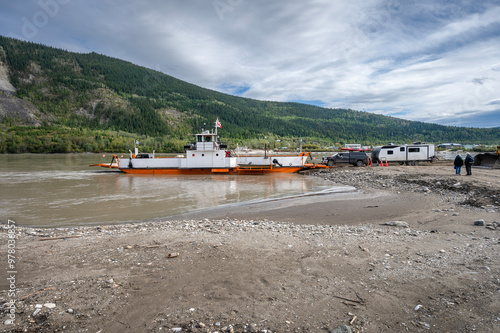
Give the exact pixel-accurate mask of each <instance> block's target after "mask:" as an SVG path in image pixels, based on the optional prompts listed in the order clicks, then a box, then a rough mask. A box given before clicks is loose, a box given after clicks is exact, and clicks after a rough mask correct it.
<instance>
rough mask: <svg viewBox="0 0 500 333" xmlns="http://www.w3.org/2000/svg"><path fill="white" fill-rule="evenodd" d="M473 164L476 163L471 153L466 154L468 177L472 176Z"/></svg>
mask: <svg viewBox="0 0 500 333" xmlns="http://www.w3.org/2000/svg"><path fill="white" fill-rule="evenodd" d="M472 163H474V159H473V158H472V156H471V155H470V154H469V153H465V170H466V171H467V176H471V175H472Z"/></svg>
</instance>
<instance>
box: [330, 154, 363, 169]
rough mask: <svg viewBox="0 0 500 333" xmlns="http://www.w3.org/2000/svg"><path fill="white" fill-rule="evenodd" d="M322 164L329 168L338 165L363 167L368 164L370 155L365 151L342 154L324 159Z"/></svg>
mask: <svg viewBox="0 0 500 333" xmlns="http://www.w3.org/2000/svg"><path fill="white" fill-rule="evenodd" d="M322 163H323V164H326V165H328V166H334V165H335V164H337V163H339V164H340V163H342V164H352V165H355V166H363V165H365V164H368V155H366V153H365V152H363V151H351V152H341V153H336V154H334V155H332V156H325V157H323V160H322Z"/></svg>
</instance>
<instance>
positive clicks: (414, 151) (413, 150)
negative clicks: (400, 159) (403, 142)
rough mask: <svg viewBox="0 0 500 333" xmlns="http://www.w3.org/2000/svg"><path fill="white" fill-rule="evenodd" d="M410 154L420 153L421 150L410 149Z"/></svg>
mask: <svg viewBox="0 0 500 333" xmlns="http://www.w3.org/2000/svg"><path fill="white" fill-rule="evenodd" d="M408 152H409V153H419V152H420V148H408Z"/></svg>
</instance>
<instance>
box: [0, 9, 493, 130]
mask: <svg viewBox="0 0 500 333" xmlns="http://www.w3.org/2000/svg"><path fill="white" fill-rule="evenodd" d="M0 34H1V35H4V36H9V37H15V38H20V39H23V40H29V41H33V42H37V43H43V44H46V45H50V46H54V47H58V48H63V49H66V50H69V51H75V52H97V53H101V54H105V55H109V56H112V57H116V58H120V59H124V60H128V61H131V62H133V63H136V64H139V65H142V66H145V67H148V68H152V69H156V70H159V71H161V72H163V73H166V74H169V75H172V76H174V77H176V78H179V79H181V80H184V81H187V82H190V83H194V84H197V85H199V86H202V87H206V88H210V89H214V90H218V91H221V92H226V93H229V94H234V95H238V96H243V97H249V98H255V99H259V100H273V101H297V102H302V103H309V104H314V105H319V106H324V107H339V108H352V109H356V110H363V111H368V112H373V113H377V114H384V115H390V116H394V117H398V118H403V119H410V120H420V121H425V122H433V123H439V124H445V125H457V126H473V127H497V126H500V0H480V1H478V0H450V1H448V0H446V1H445V0H385V1H382V0H371V1H366V0H275V1H273V0H151V1H148V0H144V1H137V0H22V1H7V0H1V1H0Z"/></svg>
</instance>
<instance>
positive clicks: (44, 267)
mask: <svg viewBox="0 0 500 333" xmlns="http://www.w3.org/2000/svg"><path fill="white" fill-rule="evenodd" d="M309 174H312V175H315V176H317V177H324V178H327V179H330V180H332V181H334V182H335V183H337V184H343V185H347V186H353V187H355V188H356V189H357V191H356V192H355V193H353V192H349V193H345V194H335V195H334V194H325V195H318V196H309V197H294V198H287V199H281V200H275V201H268V202H262V203H252V204H243V205H241V206H240V207H239V209H234V208H231V209H230V208H227V207H221V208H216V209H211V210H207V211H203V212H194V213H186V214H183V215H181V216H175V217H172V218H169V219H163V220H161V221H154V222H145V223H134V224H127V225H108V226H99V227H95V226H93V227H75V228H27V227H22V226H15V227H10V226H9V225H7V224H4V225H2V226H1V228H2V229H3V230H2V233H1V239H0V249H1V252H2V253H3V258H4V259H3V260H4V266H5V267H6V268H7V269H4V270H3V273H2V274H3V276H2V279H1V292H0V301H1V303H2V315H1V324H0V325H1V326H0V330H1V331H5V332H58V331H61V332H62V331H64V332H101V333H104V332H267V333H270V332H335V333H338V332H498V331H500V313H499V311H498V309H500V279H499V276H500V260H499V259H500V251H499V248H500V237H499V232H500V214H499V207H500V170H492V169H480V168H474V169H473V175H472V176H456V175H455V174H454V170H453V166H452V164H451V162H447V161H442V162H439V163H435V164H425V165H422V166H389V167H372V168H366V167H365V168H355V167H344V168H334V169H328V170H321V171H314V170H313V171H310V172H309ZM13 235H15V237H13ZM9 236H11V237H10V238H9ZM11 239H15V272H16V273H15V274H14V273H13V275H14V276H15V281H14V282H15V283H14V284H15V288H16V289H15V292H14V293H12V292H9V290H11V287H12V281H10V280H8V279H7V278H9V277H10V276H11V275H12V274H10V275H9V273H6V271H9V269H8V267H7V265H8V264H7V263H8V260H7V253H8V251H9V249H10V247H9V244H10V243H9V240H11ZM12 270H13V269H12ZM13 271H14V270H13ZM13 294H15V295H13Z"/></svg>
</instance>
